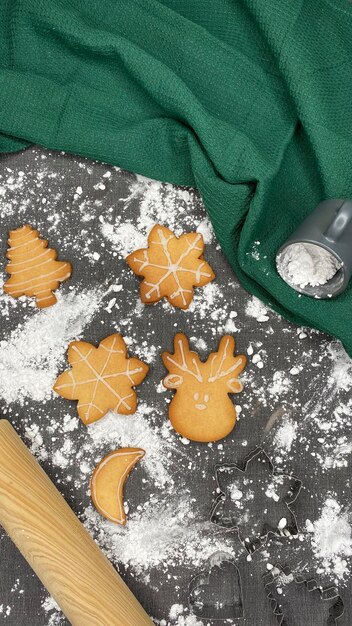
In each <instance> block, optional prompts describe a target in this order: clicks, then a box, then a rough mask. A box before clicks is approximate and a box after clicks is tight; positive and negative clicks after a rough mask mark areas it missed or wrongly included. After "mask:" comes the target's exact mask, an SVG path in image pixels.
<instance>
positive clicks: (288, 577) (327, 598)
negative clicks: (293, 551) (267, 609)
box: [263, 564, 344, 626]
mask: <svg viewBox="0 0 352 626" xmlns="http://www.w3.org/2000/svg"><path fill="white" fill-rule="evenodd" d="M263 581H264V585H265V589H266V591H267V598H268V600H269V603H270V606H271V609H272V612H273V614H274V615H275V616H276V618H277V622H278V624H279V626H289V625H290V624H291V623H292V620H294V623H295V624H297V626H307V624H308V623H313V622H311V621H310V618H312V616H313V615H314V624H319V626H320V625H321V626H338V625H337V620H338V619H339V618H340V617H341V616H342V615H343V613H344V603H343V600H342V598H341V596H340V595H339V592H338V590H337V588H336V587H335V586H330V587H327V588H325V589H323V588H322V587H320V586H319V585H318V583H317V581H316V580H315V579H314V578H305V577H304V576H303V575H302V574H296V575H294V574H293V573H292V572H291V570H290V568H289V567H288V566H284V567H282V566H281V565H280V564H277V565H276V566H275V567H274V568H273V569H272V570H271V571H270V572H269V573H268V574H266V575H265V576H264V577H263ZM286 589H289V590H290V596H291V599H292V596H293V599H294V602H293V603H292V602H291V608H290V609H288V607H287V606H286V607H284V604H285V590H286ZM329 603H330V605H329ZM286 604H287V603H286ZM292 604H293V607H292ZM293 612H294V613H295V614H294V615H293V614H292V613H293ZM289 613H290V614H289Z"/></svg>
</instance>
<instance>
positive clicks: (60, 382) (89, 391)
mask: <svg viewBox="0 0 352 626" xmlns="http://www.w3.org/2000/svg"><path fill="white" fill-rule="evenodd" d="M68 361H69V363H70V364H71V366H72V368H71V369H68V370H66V371H65V372H63V373H62V374H61V375H60V376H59V378H58V379H57V381H56V383H55V385H54V391H56V392H57V393H58V394H60V396H63V397H64V398H67V399H68V400H78V404H77V410H78V415H79V416H80V418H81V420H82V422H83V423H84V424H91V423H92V422H96V421H97V420H99V419H101V418H102V417H104V415H105V414H106V413H107V412H108V411H109V410H111V411H113V412H114V413H123V414H125V415H130V414H131V413H134V412H135V411H136V407H137V394H136V392H135V390H134V387H135V386H136V385H139V384H140V383H141V382H142V380H143V379H144V378H145V376H146V375H147V373H148V370H149V367H148V365H146V364H145V363H143V361H140V360H139V359H136V358H133V357H128V355H127V348H126V344H125V342H124V340H123V337H121V335H119V334H118V333H115V334H114V335H110V337H106V339H103V341H101V342H100V344H99V346H98V348H96V347H95V346H92V344H90V343H87V342H85V341H73V342H72V343H71V344H70V346H69V349H68Z"/></svg>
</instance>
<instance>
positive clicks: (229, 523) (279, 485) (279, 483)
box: [210, 447, 302, 553]
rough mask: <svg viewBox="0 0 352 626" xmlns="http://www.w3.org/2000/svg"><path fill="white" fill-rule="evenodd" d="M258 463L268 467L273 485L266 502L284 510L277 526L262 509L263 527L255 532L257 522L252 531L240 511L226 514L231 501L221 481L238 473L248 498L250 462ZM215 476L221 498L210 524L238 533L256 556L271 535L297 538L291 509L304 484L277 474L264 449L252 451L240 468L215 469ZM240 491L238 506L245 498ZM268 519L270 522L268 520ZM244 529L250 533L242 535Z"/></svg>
mask: <svg viewBox="0 0 352 626" xmlns="http://www.w3.org/2000/svg"><path fill="white" fill-rule="evenodd" d="M255 460H256V461H257V462H263V465H265V466H266V471H267V473H268V475H269V476H270V477H271V478H272V484H271V485H270V484H269V485H268V488H267V491H266V492H265V494H264V495H265V496H267V498H269V500H268V501H267V503H268V505H269V506H268V508H270V504H271V502H270V499H272V500H273V501H275V506H272V507H271V508H275V507H276V508H278V509H281V512H282V513H283V515H282V516H281V517H280V519H279V520H278V521H277V522H276V523H275V524H274V523H273V522H271V521H270V520H269V519H268V518H269V515H267V510H268V509H265V506H264V505H263V515H264V520H263V522H262V524H261V523H258V524H257V528H256V529H255V528H253V527H254V526H255V525H256V524H255V522H253V527H252V529H251V528H250V524H248V520H244V519H243V518H242V522H241V512H240V509H237V511H236V512H235V514H233V512H231V507H230V511H227V509H228V508H229V507H228V502H229V500H230V498H229V495H228V493H227V492H226V490H225V491H224V487H223V480H222V479H223V477H224V475H225V473H227V474H228V475H231V474H232V473H235V475H236V473H237V472H239V473H240V475H241V476H242V484H243V485H244V486H245V490H244V492H245V494H246V493H247V494H248V493H249V492H250V489H249V486H250V484H251V483H250V481H249V480H248V481H247V483H248V484H247V485H246V480H245V477H246V473H247V472H248V469H249V468H250V467H251V465H250V464H251V462H253V461H255ZM215 475H216V482H217V491H218V492H219V495H218V496H217V498H216V499H215V501H214V504H213V506H212V509H211V513H210V521H211V522H213V523H214V524H218V525H219V526H221V527H223V528H226V529H227V530H236V531H237V534H238V537H239V539H240V541H241V543H242V545H243V546H244V547H245V548H246V550H247V551H248V552H249V553H253V552H255V551H256V550H257V549H258V548H260V547H261V546H262V545H263V544H264V543H265V542H266V540H267V538H268V535H269V534H273V535H276V536H279V537H292V536H297V534H298V528H297V521H296V517H295V515H294V513H293V511H292V510H291V508H290V506H289V505H291V504H292V503H293V502H294V501H295V500H296V499H297V497H298V494H299V492H300V490H301V487H302V482H301V481H300V480H299V479H298V478H296V477H295V476H292V475H288V474H281V473H277V472H275V470H274V466H273V464H272V462H271V460H270V458H269V457H268V455H267V454H266V452H265V450H264V449H263V448H260V447H257V448H255V449H254V450H252V452H250V453H249V454H248V455H247V456H246V457H245V459H244V461H243V463H241V464H240V463H224V464H220V465H216V466H215ZM252 482H253V481H252ZM287 482H289V483H290V487H289V488H288V489H286V488H285V483H287ZM275 489H279V491H280V492H282V495H280V496H278V495H277V493H276V491H275ZM235 490H236V488H235ZM227 491H228V489H227ZM237 491H238V492H239V498H238V501H237V503H236V504H238V502H240V499H241V498H242V497H243V495H245V494H244V493H243V492H242V491H241V490H239V489H237ZM235 495H236V494H235ZM252 499H253V500H254V496H253V497H252ZM230 502H231V500H230ZM241 505H242V503H240V504H238V506H241ZM265 517H266V518H267V519H265ZM245 526H246V527H247V529H248V528H249V532H248V533H247V534H245V535H243V533H242V530H241V527H245ZM251 531H252V532H251Z"/></svg>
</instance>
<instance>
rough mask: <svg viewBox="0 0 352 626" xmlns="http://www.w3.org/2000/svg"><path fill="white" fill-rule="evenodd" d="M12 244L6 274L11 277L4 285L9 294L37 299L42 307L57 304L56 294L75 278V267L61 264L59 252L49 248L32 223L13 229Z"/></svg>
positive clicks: (14, 296)
mask: <svg viewBox="0 0 352 626" xmlns="http://www.w3.org/2000/svg"><path fill="white" fill-rule="evenodd" d="M8 244H9V248H8V251H7V254H6V256H7V258H8V259H9V260H10V262H9V263H8V264H7V266H6V272H7V273H8V274H10V278H9V279H8V280H7V281H6V283H5V284H4V291H5V293H7V294H8V295H9V296H12V297H13V298H19V297H20V296H34V297H35V298H36V305H37V307H39V308H44V307H48V306H52V305H53V304H55V302H56V301H57V299H56V296H55V294H54V293H53V291H55V290H56V289H57V288H58V287H59V285H60V283H62V282H63V281H64V280H67V279H68V278H69V277H70V276H71V272H72V268H71V264H70V263H68V261H57V260H56V257H57V252H56V250H53V249H52V248H48V247H47V246H48V242H47V240H46V239H42V238H41V237H40V234H39V232H38V231H37V230H33V229H32V228H31V227H30V226H29V225H28V224H26V225H25V226H22V227H21V228H17V229H16V230H10V238H9V239H8Z"/></svg>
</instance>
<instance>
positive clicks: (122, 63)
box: [0, 0, 352, 355]
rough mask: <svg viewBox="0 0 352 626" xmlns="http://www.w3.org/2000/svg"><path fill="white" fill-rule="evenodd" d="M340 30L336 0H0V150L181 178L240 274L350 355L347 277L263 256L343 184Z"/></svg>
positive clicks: (349, 147) (351, 17)
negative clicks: (332, 282)
mask: <svg viewBox="0 0 352 626" xmlns="http://www.w3.org/2000/svg"><path fill="white" fill-rule="evenodd" d="M351 32H352V4H351V2H349V0H303V1H302V0H160V1H158V0H0V133H1V134H0V150H1V151H4V152H5V151H15V150H18V149H21V148H23V147H25V146H26V145H28V143H33V142H36V143H40V144H42V145H43V146H46V147H48V148H53V149H54V148H56V149H60V150H61V149H62V150H66V151H70V152H74V153H76V154H80V155H84V156H87V157H93V158H96V159H101V160H103V161H106V162H109V163H114V164H117V165H119V166H121V167H123V168H126V169H128V170H131V171H134V172H139V173H142V174H144V175H146V176H150V177H152V178H156V179H160V180H164V181H169V182H173V183H177V184H179V185H196V186H197V187H198V188H199V190H200V193H201V195H202V197H203V200H204V203H205V206H206V208H207V210H208V212H209V215H210V217H211V220H212V222H213V225H214V228H215V231H216V234H217V237H218V239H219V241H220V243H221V245H222V247H223V250H224V252H225V254H226V255H227V258H228V259H229V261H230V263H231V265H232V267H233V268H234V270H235V272H236V273H237V275H238V276H239V278H240V280H241V282H242V284H243V285H244V286H245V287H246V288H247V289H248V290H249V291H251V292H253V293H254V294H256V295H257V296H259V297H260V298H261V299H262V300H264V301H265V302H267V303H269V304H270V305H271V306H272V307H273V308H274V309H276V310H277V311H279V312H280V313H282V314H283V315H285V316H286V317H287V318H289V319H291V320H294V321H296V322H297V323H299V324H307V325H311V326H315V327H317V328H319V329H322V330H325V331H327V332H329V333H331V334H332V335H335V336H336V337H339V338H340V339H341V340H342V341H343V343H344V345H345V347H346V349H347V350H348V351H349V353H350V354H351V355H352V324H350V313H351V310H352V287H350V288H349V289H348V290H347V291H346V292H345V293H344V294H343V295H341V296H339V297H338V298H337V299H336V300H331V301H328V300H323V301H315V300H314V299H311V298H308V297H306V296H300V295H298V294H297V293H295V292H294V291H293V290H292V289H290V287H288V286H287V285H286V284H285V283H284V282H283V281H282V280H281V278H279V276H278V275H277V273H276V270H275V253H276V250H277V249H278V247H279V246H280V244H282V243H283V242H284V241H285V239H286V238H287V237H288V235H289V234H290V233H291V231H292V230H293V229H294V228H295V227H296V226H297V225H298V224H299V223H300V222H301V221H302V220H303V218H304V217H305V216H306V215H307V213H308V212H310V211H311V210H312V209H313V208H314V207H315V205H316V204H317V203H318V202H319V201H321V200H323V199H325V198H329V197H352V105H351V94H352V68H351V58H352V57H351V55H352V37H351ZM351 245H352V242H351Z"/></svg>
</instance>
